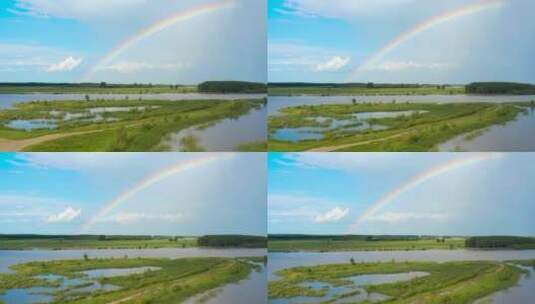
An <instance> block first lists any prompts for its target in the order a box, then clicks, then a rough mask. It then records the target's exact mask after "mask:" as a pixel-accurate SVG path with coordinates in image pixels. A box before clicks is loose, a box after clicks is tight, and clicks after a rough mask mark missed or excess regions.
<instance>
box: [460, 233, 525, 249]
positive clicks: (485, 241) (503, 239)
mask: <svg viewBox="0 0 535 304" xmlns="http://www.w3.org/2000/svg"><path fill="white" fill-rule="evenodd" d="M465 246H466V247H467V248H523V247H535V238H532V237H520V236H473V237H469V238H467V239H466V240H465Z"/></svg>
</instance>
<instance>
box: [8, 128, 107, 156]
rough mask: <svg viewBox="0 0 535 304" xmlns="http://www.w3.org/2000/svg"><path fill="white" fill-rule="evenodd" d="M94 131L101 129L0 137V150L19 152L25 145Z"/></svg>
mask: <svg viewBox="0 0 535 304" xmlns="http://www.w3.org/2000/svg"><path fill="white" fill-rule="evenodd" d="M95 132H101V130H91V131H80V132H71V133H58V134H49V135H43V136H39V137H34V138H28V139H5V138H0V151H6V152H19V151H22V150H24V149H25V148H27V147H29V146H31V145H36V144H40V143H43V142H46V141H50V140H55V139H60V138H64V137H69V136H74V135H82V134H89V133H95Z"/></svg>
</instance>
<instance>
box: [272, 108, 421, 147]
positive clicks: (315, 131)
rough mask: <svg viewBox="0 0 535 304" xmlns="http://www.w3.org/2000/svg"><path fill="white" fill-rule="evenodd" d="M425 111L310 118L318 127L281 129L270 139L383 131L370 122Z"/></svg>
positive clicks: (297, 139)
mask: <svg viewBox="0 0 535 304" xmlns="http://www.w3.org/2000/svg"><path fill="white" fill-rule="evenodd" d="M425 112H426V111H393V112H361V113H354V114H351V115H350V117H348V118H343V119H337V118H331V117H323V116H319V117H310V118H308V120H311V121H314V122H315V123H317V124H318V125H319V126H318V127H299V128H281V129H277V130H275V131H274V132H273V133H272V134H270V137H271V138H273V139H276V140H283V141H290V142H297V141H301V140H307V139H317V140H319V139H322V138H324V134H325V133H327V132H333V131H334V132H341V133H343V132H351V133H353V132H362V131H367V130H375V131H377V130H385V129H388V127H386V126H383V125H380V124H372V123H370V120H372V119H376V118H395V117H401V116H409V115H413V114H417V113H418V114H423V113H425Z"/></svg>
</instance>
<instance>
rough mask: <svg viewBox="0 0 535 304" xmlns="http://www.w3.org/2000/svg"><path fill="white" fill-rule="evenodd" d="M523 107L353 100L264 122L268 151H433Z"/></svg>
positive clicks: (284, 112)
mask: <svg viewBox="0 0 535 304" xmlns="http://www.w3.org/2000/svg"><path fill="white" fill-rule="evenodd" d="M527 105H529V103H515V104H511V103H509V104H507V103H503V104H495V103H452V104H436V103H408V102H407V103H396V102H395V101H393V102H390V103H358V102H356V100H355V102H353V103H347V104H318V105H300V106H293V107H286V108H282V109H279V110H278V112H277V113H276V114H272V115H270V116H269V118H268V132H269V150H270V151H307V150H309V151H318V152H327V151H436V150H437V149H438V145H439V144H441V143H443V142H445V141H447V140H449V139H451V138H453V137H455V136H458V135H461V134H467V133H471V132H475V131H478V130H482V129H485V128H488V127H489V126H493V125H496V124H505V123H507V122H509V121H511V120H513V119H515V118H516V117H517V116H518V115H519V113H521V112H522V111H524V110H523V108H522V107H523V106H527ZM288 134H290V135H288Z"/></svg>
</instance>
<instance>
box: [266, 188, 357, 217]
mask: <svg viewBox="0 0 535 304" xmlns="http://www.w3.org/2000/svg"><path fill="white" fill-rule="evenodd" d="M344 205H347V204H344V203H340V202H336V201H331V200H328V199H324V198H319V197H313V196H306V195H292V194H271V195H269V196H268V216H269V221H270V222H307V223H329V222H337V221H340V220H342V219H343V218H344V217H346V216H347V215H348V213H349V208H347V207H342V206H344Z"/></svg>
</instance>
